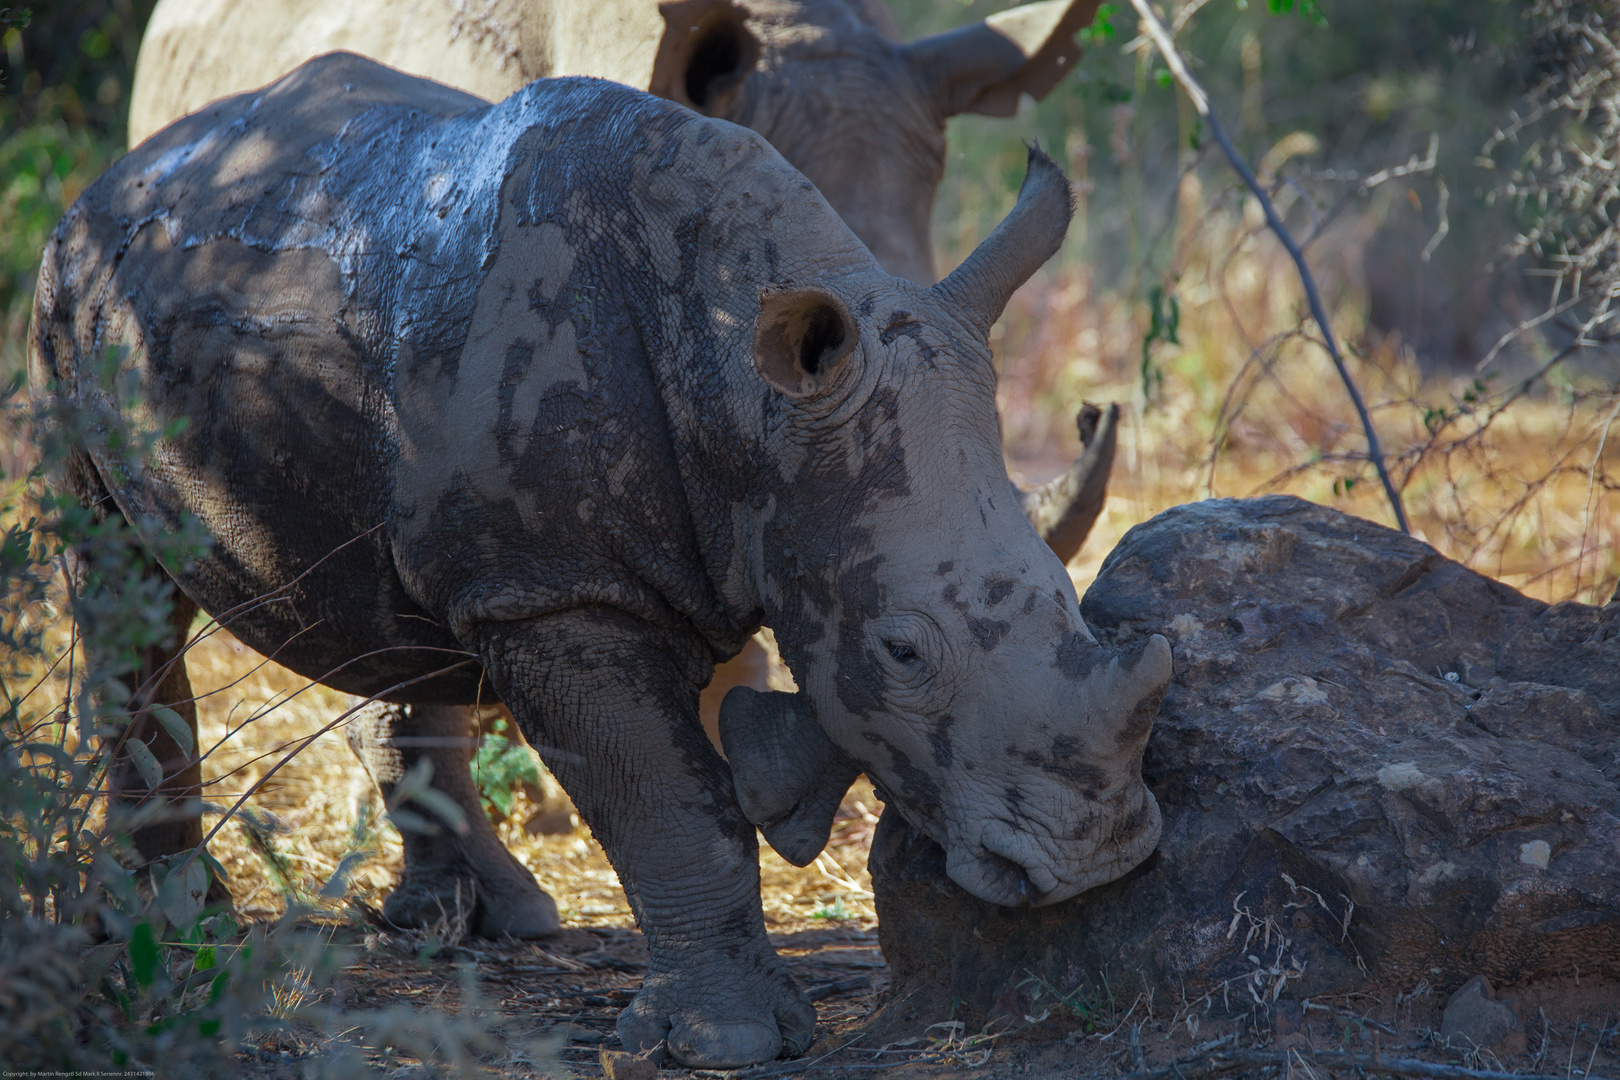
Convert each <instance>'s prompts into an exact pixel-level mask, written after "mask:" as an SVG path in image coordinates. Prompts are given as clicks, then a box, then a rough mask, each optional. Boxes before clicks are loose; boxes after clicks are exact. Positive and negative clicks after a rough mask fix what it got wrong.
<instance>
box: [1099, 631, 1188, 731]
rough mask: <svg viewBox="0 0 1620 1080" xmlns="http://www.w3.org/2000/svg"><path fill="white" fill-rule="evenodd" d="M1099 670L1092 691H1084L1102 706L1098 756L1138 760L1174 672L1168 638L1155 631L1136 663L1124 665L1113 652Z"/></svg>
mask: <svg viewBox="0 0 1620 1080" xmlns="http://www.w3.org/2000/svg"><path fill="white" fill-rule="evenodd" d="M1098 674H1099V675H1100V676H1101V678H1100V680H1099V681H1100V683H1101V685H1100V686H1099V687H1098V688H1097V691H1096V692H1095V694H1094V695H1092V694H1088V695H1087V697H1088V699H1090V700H1093V701H1096V702H1098V703H1099V704H1100V705H1101V706H1102V709H1101V716H1100V717H1099V719H1100V720H1101V721H1102V723H1101V725H1100V727H1101V729H1102V730H1100V731H1098V732H1096V736H1097V745H1096V750H1097V752H1098V753H1099V755H1100V756H1115V757H1116V758H1117V759H1123V760H1127V761H1131V762H1134V763H1140V762H1141V760H1142V751H1143V750H1144V749H1145V748H1146V747H1147V740H1148V735H1149V734H1150V733H1151V732H1152V731H1153V718H1154V717H1155V716H1157V715H1158V713H1159V702H1160V701H1161V700H1163V698H1164V694H1165V691H1166V690H1168V689H1169V688H1170V679H1171V676H1172V675H1173V674H1174V667H1173V661H1172V658H1171V653H1170V642H1168V641H1167V640H1165V638H1164V637H1163V635H1160V634H1154V635H1153V636H1152V637H1151V638H1149V639H1148V643H1147V647H1146V648H1144V649H1143V650H1142V653H1141V655H1140V656H1138V657H1137V658H1136V663H1134V664H1132V665H1131V666H1130V667H1128V668H1127V667H1125V666H1124V665H1123V664H1121V663H1120V662H1119V658H1118V657H1117V656H1116V657H1113V658H1111V659H1110V660H1109V661H1108V666H1107V668H1105V669H1104V670H1103V671H1102V672H1100V673H1098ZM1094 715H1095V714H1094ZM1110 743H1111V745H1110Z"/></svg>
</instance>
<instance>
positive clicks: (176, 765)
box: [59, 448, 231, 903]
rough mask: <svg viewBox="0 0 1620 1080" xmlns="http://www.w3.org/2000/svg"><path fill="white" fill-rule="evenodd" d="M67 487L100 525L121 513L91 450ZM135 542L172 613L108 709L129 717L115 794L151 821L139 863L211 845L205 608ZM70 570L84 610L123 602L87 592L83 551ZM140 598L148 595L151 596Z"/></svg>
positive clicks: (211, 889)
mask: <svg viewBox="0 0 1620 1080" xmlns="http://www.w3.org/2000/svg"><path fill="white" fill-rule="evenodd" d="M59 482H60V484H61V486H62V487H63V488H65V489H66V490H67V491H69V492H71V493H72V494H73V495H74V497H76V498H77V499H78V500H79V502H80V504H81V505H83V506H84V507H85V508H86V509H87V510H90V511H91V512H92V513H94V514H95V515H96V518H97V520H98V521H105V520H107V518H109V517H112V516H116V515H117V514H118V513H119V511H118V509H117V507H116V505H115V504H114V502H113V499H112V496H111V495H110V494H109V493H108V492H107V489H106V487H105V486H104V485H103V484H102V481H101V477H100V475H99V474H98V473H97V471H96V468H95V465H94V464H93V463H92V462H91V460H90V456H89V454H87V453H86V452H85V451H84V450H83V448H74V449H73V450H70V451H69V453H68V455H67V460H66V462H65V463H64V471H63V475H62V476H61V477H60V478H59ZM130 536H131V540H130V546H129V551H128V558H129V560H130V562H131V563H132V564H134V565H137V566H140V567H141V568H142V573H141V576H142V578H143V579H145V581H147V582H151V581H162V582H163V583H165V584H166V585H167V586H168V594H169V600H170V608H169V614H168V618H167V619H166V620H165V627H164V630H165V632H164V634H163V636H162V637H161V639H160V640H159V641H157V642H156V643H155V644H152V645H149V646H147V647H146V648H144V649H142V650H141V652H140V655H139V657H138V663H137V666H136V668H135V670H134V671H133V672H132V673H130V674H129V675H128V676H127V677H126V678H125V679H124V680H123V685H126V686H127V687H128V689H129V690H130V693H129V696H128V697H127V698H126V699H125V700H123V701H107V702H104V704H105V705H106V707H107V708H109V709H110V710H113V711H115V712H122V713H123V715H125V716H127V717H129V723H128V724H127V726H125V727H124V728H123V729H122V730H120V731H119V732H118V735H117V736H116V737H115V738H114V740H113V741H112V743H111V747H112V750H113V759H112V761H111V762H110V763H109V765H108V769H107V793H108V798H109V800H110V802H111V803H112V805H113V807H114V808H115V809H117V810H123V811H128V812H134V811H137V810H140V811H142V815H141V817H142V818H144V819H146V820H145V822H144V823H143V824H141V825H139V826H138V827H136V828H134V829H132V830H131V831H130V834H129V840H130V843H131V844H132V845H133V846H134V848H135V852H136V855H137V857H138V859H139V860H140V861H141V862H151V861H154V860H157V859H162V858H166V857H167V856H170V855H174V854H177V853H179V852H182V851H190V850H191V849H192V848H195V847H197V846H199V845H200V844H201V843H202V839H203V830H202V805H201V803H202V760H201V757H200V755H199V753H198V742H197V703H196V701H195V700H194V695H193V693H192V689H191V679H190V677H189V676H188V675H187V674H186V662H185V650H186V643H187V639H188V637H189V635H190V632H191V623H192V621H193V620H194V619H195V618H196V617H197V605H196V604H195V603H194V602H193V601H192V599H191V597H189V596H187V595H186V594H185V593H183V592H181V591H180V588H179V586H178V585H176V584H175V583H174V582H173V580H172V579H170V578H169V575H168V574H167V573H165V572H164V571H163V569H162V568H161V567H159V566H157V565H156V564H155V563H154V562H153V561H152V560H151V559H150V557H149V556H148V555H146V553H145V552H143V551H141V550H140V547H139V545H138V544H137V543H136V541H135V540H134V539H133V536H134V533H133V531H131V533H130ZM69 567H70V573H71V575H72V577H73V592H74V596H75V598H76V599H75V602H74V603H75V607H76V608H77V607H79V606H80V605H91V604H94V603H97V602H105V601H106V600H107V599H111V600H112V602H114V603H116V602H118V598H117V597H116V596H113V597H110V598H108V597H99V598H98V597H91V596H89V595H88V594H87V593H86V589H87V588H89V587H91V585H90V581H89V574H90V561H89V559H88V558H86V557H84V556H83V555H81V553H80V552H78V551H73V552H71V553H70V556H69ZM117 581H118V578H117V577H116V576H114V577H113V579H112V580H111V581H109V582H104V583H102V584H101V585H100V586H99V587H100V588H111V587H113V586H114V585H115V584H116V583H117ZM138 591H140V592H142V593H144V592H145V590H144V589H141V590H138ZM86 614H87V612H86V611H83V610H81V611H77V612H76V617H79V618H83V617H84V616H85V615H86ZM107 644H109V645H110V644H111V643H107ZM84 647H85V652H86V660H87V661H88V667H89V669H90V671H92V672H95V671H98V670H101V671H105V670H107V668H108V666H109V664H110V662H111V658H110V657H104V656H100V655H98V654H97V653H98V648H100V647H103V646H102V643H101V642H100V641H98V640H97V638H96V636H95V635H94V634H86V635H85V636H84ZM114 685H115V686H117V685H119V684H114ZM157 706H164V707H166V708H168V709H170V710H171V711H173V712H174V713H175V714H177V715H178V716H179V717H180V720H181V724H182V726H183V727H184V729H185V731H186V733H187V735H188V736H189V741H190V743H191V746H190V747H189V748H188V747H184V746H181V745H180V743H178V742H177V741H176V740H175V737H174V735H172V734H171V733H170V731H169V729H168V728H167V727H166V726H165V725H163V724H161V723H159V722H158V721H157V719H156V718H155V717H154V716H153V715H152V709H154V708H155V707H157ZM136 741H139V742H140V743H141V744H143V745H144V746H145V747H146V749H147V750H148V751H149V752H150V753H151V755H152V757H153V759H155V760H156V762H157V765H158V771H159V773H160V775H161V777H162V779H161V780H159V782H158V783H157V785H156V786H155V787H154V786H152V785H151V784H149V783H147V781H146V778H145V777H143V776H142V775H141V770H140V768H139V767H138V766H137V765H136V763H135V758H134V756H133V755H132V754H131V753H130V749H131V747H132V746H133V744H134V743H135V742H136ZM154 806H155V807H158V814H157V817H156V819H155V820H153V819H151V817H150V810H151V808H153V807H154ZM230 899H231V895H230V892H229V890H228V889H226V887H225V883H224V882H222V881H219V880H217V879H211V880H210V881H209V884H208V901H209V902H210V903H229V902H230Z"/></svg>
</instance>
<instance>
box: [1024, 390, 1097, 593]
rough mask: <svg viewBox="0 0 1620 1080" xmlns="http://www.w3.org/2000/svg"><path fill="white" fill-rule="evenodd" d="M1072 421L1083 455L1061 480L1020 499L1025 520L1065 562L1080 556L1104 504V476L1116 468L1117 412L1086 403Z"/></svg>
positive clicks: (1053, 479) (1043, 485)
mask: <svg viewBox="0 0 1620 1080" xmlns="http://www.w3.org/2000/svg"><path fill="white" fill-rule="evenodd" d="M1076 420H1077V422H1078V424H1079V427H1080V443H1081V445H1082V446H1084V447H1085V453H1083V454H1081V455H1080V457H1079V458H1077V459H1076V460H1075V463H1074V464H1073V465H1071V466H1069V468H1068V471H1067V472H1065V473H1063V475H1061V476H1057V477H1054V478H1052V479H1051V480H1049V481H1047V482H1046V483H1044V484H1042V485H1041V486H1040V487H1038V488H1035V489H1034V490H1033V491H1020V492H1019V493H1018V501H1019V503H1020V504H1021V505H1022V506H1023V508H1024V516H1025V517H1027V518H1029V523H1030V524H1031V525H1033V526H1035V531H1036V532H1038V533H1040V535H1041V539H1042V540H1045V541H1046V544H1047V546H1048V547H1050V548H1051V549H1052V550H1053V551H1054V552H1056V553H1057V557H1058V558H1059V559H1061V560H1062V561H1063V562H1068V561H1069V560H1070V559H1072V558H1074V557H1075V555H1076V554H1078V553H1079V551H1080V545H1081V544H1083V543H1085V541H1086V535H1087V534H1088V533H1090V532H1091V526H1092V525H1093V524H1094V523H1095V522H1096V520H1097V515H1098V514H1100V513H1102V508H1103V504H1104V503H1106V502H1107V501H1108V473H1109V471H1110V470H1111V469H1112V468H1113V467H1114V447H1115V445H1116V442H1117V440H1118V434H1119V406H1118V405H1117V404H1114V405H1109V406H1108V407H1107V408H1106V409H1100V408H1098V407H1097V406H1095V405H1093V404H1092V403H1091V402H1089V401H1088V402H1086V403H1085V404H1083V405H1082V406H1081V407H1080V415H1079V416H1078V417H1076Z"/></svg>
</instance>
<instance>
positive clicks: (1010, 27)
mask: <svg viewBox="0 0 1620 1080" xmlns="http://www.w3.org/2000/svg"><path fill="white" fill-rule="evenodd" d="M1099 6H1101V0H1045V2H1044V3H1039V4H1025V5H1023V6H1022V7H1015V8H1011V9H1009V10H1007V11H1002V12H997V13H996V14H994V15H992V16H990V17H989V18H988V19H985V20H984V21H983V22H979V23H974V24H972V25H971V26H964V27H961V28H959V29H956V30H951V31H947V32H946V33H943V34H935V35H933V36H932V37H926V38H921V39H919V40H917V41H914V42H912V43H911V44H910V45H909V46H908V47H907V49H908V52H909V53H910V55H911V59H912V62H913V63H914V64H916V65H917V67H918V69H919V70H920V71H921V72H922V74H923V77H924V78H925V79H926V80H927V81H928V83H929V84H930V85H931V86H932V87H933V88H934V93H935V95H936V97H937V99H938V101H939V103H940V109H941V111H942V112H943V114H944V115H946V116H955V115H956V114H957V113H964V112H976V113H983V114H984V115H986V116H1011V115H1013V113H1015V112H1016V111H1017V110H1018V97H1019V95H1020V94H1028V95H1029V96H1031V97H1033V98H1035V99H1036V100H1037V101H1038V100H1040V99H1041V98H1043V97H1045V96H1046V95H1047V94H1048V93H1050V92H1051V90H1052V88H1053V87H1054V86H1056V85H1057V84H1058V83H1059V82H1060V81H1061V80H1062V79H1063V76H1065V75H1067V74H1068V73H1069V71H1070V69H1072V68H1073V67H1074V65H1075V62H1076V61H1078V60H1079V59H1080V47H1079V46H1078V45H1076V44H1075V43H1074V35H1075V34H1077V33H1079V32H1080V31H1081V30H1084V29H1085V28H1086V27H1088V26H1090V25H1091V21H1092V19H1093V18H1094V17H1095V16H1096V14H1097V8H1098V7H1099Z"/></svg>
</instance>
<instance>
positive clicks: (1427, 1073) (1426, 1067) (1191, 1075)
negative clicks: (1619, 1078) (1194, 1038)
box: [1120, 1047, 1604, 1080]
mask: <svg viewBox="0 0 1620 1080" xmlns="http://www.w3.org/2000/svg"><path fill="white" fill-rule="evenodd" d="M1296 1059H1297V1060H1300V1061H1308V1062H1309V1063H1310V1064H1312V1065H1315V1066H1317V1067H1318V1068H1321V1069H1325V1070H1327V1071H1330V1072H1331V1071H1337V1070H1341V1069H1342V1070H1349V1069H1355V1070H1357V1071H1358V1072H1362V1071H1364V1072H1368V1073H1373V1074H1377V1073H1384V1074H1386V1075H1389V1076H1422V1077H1430V1078H1432V1080H1567V1076H1563V1077H1560V1076H1548V1075H1544V1074H1535V1073H1518V1072H1497V1071H1494V1070H1488V1069H1468V1068H1464V1067H1463V1066H1461V1065H1444V1064H1438V1063H1436V1062H1432V1061H1415V1060H1412V1059H1410V1058H1390V1057H1384V1056H1383V1055H1381V1054H1376V1053H1374V1054H1355V1053H1350V1052H1348V1051H1341V1050H1311V1049H1307V1048H1303V1047H1302V1048H1300V1049H1296V1050H1237V1049H1231V1050H1218V1051H1216V1052H1214V1053H1212V1054H1206V1055H1204V1056H1202V1057H1196V1058H1190V1059H1183V1060H1181V1061H1178V1062H1175V1063H1174V1064H1171V1065H1165V1066H1162V1067H1160V1068H1156V1069H1142V1070H1139V1071H1137V1072H1133V1073H1127V1074H1125V1076H1123V1077H1121V1078H1120V1080H1200V1078H1203V1077H1211V1076H1222V1075H1225V1074H1226V1073H1232V1072H1237V1071H1239V1070H1242V1069H1260V1068H1267V1067H1271V1068H1281V1069H1287V1068H1288V1065H1289V1063H1290V1062H1291V1061H1294V1060H1296ZM1587 1080H1604V1078H1603V1077H1597V1076H1589V1077H1587Z"/></svg>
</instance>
